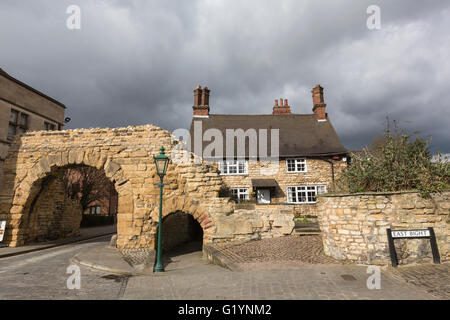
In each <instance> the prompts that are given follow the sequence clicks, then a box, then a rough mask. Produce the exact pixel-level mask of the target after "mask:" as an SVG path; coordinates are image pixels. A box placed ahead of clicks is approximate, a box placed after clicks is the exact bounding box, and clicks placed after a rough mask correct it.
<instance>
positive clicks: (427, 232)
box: [386, 228, 441, 267]
mask: <svg viewBox="0 0 450 320" xmlns="http://www.w3.org/2000/svg"><path fill="white" fill-rule="evenodd" d="M386 232H387V238H388V244H389V254H390V256H391V262H392V266H393V267H397V265H398V261H397V253H396V252H395V246H394V239H420V238H428V239H430V245H431V252H432V253H433V262H434V263H441V257H440V256H439V250H438V246H437V243H436V236H435V234H434V229H433V228H428V229H423V230H391V229H386Z"/></svg>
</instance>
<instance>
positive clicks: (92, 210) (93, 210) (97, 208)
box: [89, 206, 101, 214]
mask: <svg viewBox="0 0 450 320" xmlns="http://www.w3.org/2000/svg"><path fill="white" fill-rule="evenodd" d="M89 210H90V213H91V214H100V212H101V207H100V206H92V207H89Z"/></svg>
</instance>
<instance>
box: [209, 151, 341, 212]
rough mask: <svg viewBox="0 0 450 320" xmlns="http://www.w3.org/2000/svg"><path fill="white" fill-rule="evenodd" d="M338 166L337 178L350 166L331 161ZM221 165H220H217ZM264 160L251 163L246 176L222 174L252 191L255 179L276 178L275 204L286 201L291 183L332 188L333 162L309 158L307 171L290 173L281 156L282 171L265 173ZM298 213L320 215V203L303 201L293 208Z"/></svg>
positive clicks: (229, 184) (230, 184)
mask: <svg viewBox="0 0 450 320" xmlns="http://www.w3.org/2000/svg"><path fill="white" fill-rule="evenodd" d="M329 161H332V162H333V165H334V174H335V179H337V178H338V177H339V176H340V174H341V173H342V171H343V170H344V169H345V168H346V167H347V163H346V162H345V161H342V160H341V161H339V160H331V159H329ZM214 165H215V166H216V167H217V164H214ZM265 166H267V164H264V163H263V162H260V161H249V162H248V174H246V175H222V176H221V177H222V180H223V181H224V183H225V185H226V186H227V187H229V188H249V189H250V193H251V192H252V179H275V180H276V181H277V183H278V187H277V188H276V189H275V190H274V193H272V195H271V196H272V199H271V200H272V203H276V204H286V203H287V194H286V192H287V191H286V190H287V187H288V186H300V185H326V186H327V190H329V191H331V189H332V186H333V184H332V170H331V164H330V163H328V162H326V161H324V160H321V159H317V158H307V159H306V168H307V171H306V172H301V173H288V172H287V171H286V159H284V158H283V159H280V161H279V167H278V170H276V171H275V172H274V174H271V175H265V174H263V173H262V172H263V171H262V170H264V169H266V168H265ZM293 209H294V210H295V213H296V214H297V215H299V216H301V215H303V216H306V215H316V205H314V204H313V205H311V204H299V205H295V207H293Z"/></svg>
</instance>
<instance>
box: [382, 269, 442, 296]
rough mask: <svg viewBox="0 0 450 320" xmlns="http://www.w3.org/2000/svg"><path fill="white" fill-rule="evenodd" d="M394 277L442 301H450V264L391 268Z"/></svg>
mask: <svg viewBox="0 0 450 320" xmlns="http://www.w3.org/2000/svg"><path fill="white" fill-rule="evenodd" d="M390 271H391V272H392V275H393V277H397V278H400V279H403V280H404V281H406V282H407V283H409V284H413V285H415V286H418V287H421V288H423V289H424V290H426V291H427V292H428V293H431V294H433V295H434V296H436V297H438V298H440V299H446V300H449V299H450V263H449V262H447V263H444V264H423V265H414V266H399V267H398V268H390Z"/></svg>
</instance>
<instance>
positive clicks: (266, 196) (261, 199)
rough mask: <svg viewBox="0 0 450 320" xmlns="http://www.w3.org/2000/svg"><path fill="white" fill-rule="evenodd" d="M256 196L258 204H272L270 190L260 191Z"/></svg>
mask: <svg viewBox="0 0 450 320" xmlns="http://www.w3.org/2000/svg"><path fill="white" fill-rule="evenodd" d="M256 196H257V200H258V203H261V204H266V203H270V190H269V189H258V190H257V191H256Z"/></svg>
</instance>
